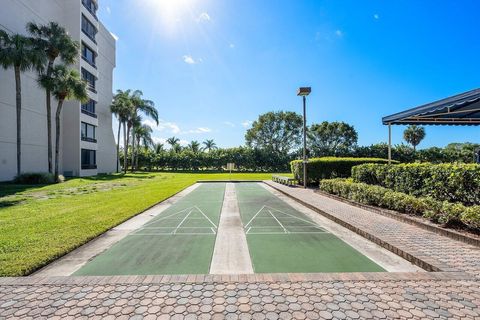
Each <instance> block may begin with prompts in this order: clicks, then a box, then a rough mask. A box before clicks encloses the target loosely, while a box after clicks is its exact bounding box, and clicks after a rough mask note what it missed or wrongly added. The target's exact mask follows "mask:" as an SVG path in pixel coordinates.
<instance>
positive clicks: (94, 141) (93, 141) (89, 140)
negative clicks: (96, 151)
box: [82, 137, 97, 143]
mask: <svg viewBox="0 0 480 320" xmlns="http://www.w3.org/2000/svg"><path fill="white" fill-rule="evenodd" d="M82 141H86V142H92V143H97V139H95V138H89V137H82Z"/></svg>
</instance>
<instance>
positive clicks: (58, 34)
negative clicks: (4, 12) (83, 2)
mask: <svg viewBox="0 0 480 320" xmlns="http://www.w3.org/2000/svg"><path fill="white" fill-rule="evenodd" d="M27 30H28V32H29V33H30V34H31V35H32V36H33V38H34V41H35V45H36V46H37V48H38V49H40V50H42V51H43V52H44V53H45V55H46V58H47V65H46V67H45V68H44V70H43V71H42V74H40V77H41V78H42V79H43V80H42V86H43V88H44V89H45V93H46V108H47V139H48V144H47V145H48V172H50V173H52V105H51V104H52V100H51V93H52V91H53V81H52V79H49V78H51V77H52V72H53V65H54V63H55V61H56V60H57V58H60V59H61V60H62V61H63V62H64V63H65V64H73V63H75V62H76V60H77V59H78V56H79V52H80V44H79V43H78V42H76V41H74V40H73V39H72V38H71V37H70V35H69V34H68V32H67V31H66V30H65V28H64V27H62V26H60V25H59V24H58V23H56V22H49V23H48V24H46V25H38V24H35V23H33V22H30V23H28V24H27ZM49 80H50V81H49Z"/></svg>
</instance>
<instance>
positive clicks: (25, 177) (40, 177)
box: [13, 172, 55, 184]
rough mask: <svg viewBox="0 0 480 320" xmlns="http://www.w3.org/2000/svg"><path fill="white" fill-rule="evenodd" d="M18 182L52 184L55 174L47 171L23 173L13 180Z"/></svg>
mask: <svg viewBox="0 0 480 320" xmlns="http://www.w3.org/2000/svg"><path fill="white" fill-rule="evenodd" d="M13 182H14V183H17V184H50V183H54V182H55V176H54V175H53V174H52V173H46V172H29V173H22V174H20V175H18V176H16V177H15V179H14V180H13Z"/></svg>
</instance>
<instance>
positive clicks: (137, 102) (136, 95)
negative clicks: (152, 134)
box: [124, 90, 158, 173]
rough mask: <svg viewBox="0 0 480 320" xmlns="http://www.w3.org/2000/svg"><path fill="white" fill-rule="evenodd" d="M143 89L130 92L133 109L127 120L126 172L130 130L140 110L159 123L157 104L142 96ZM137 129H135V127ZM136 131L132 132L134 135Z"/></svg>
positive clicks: (133, 142) (133, 145) (133, 146)
mask: <svg viewBox="0 0 480 320" xmlns="http://www.w3.org/2000/svg"><path fill="white" fill-rule="evenodd" d="M142 95H143V93H142V91H140V90H135V91H134V92H133V93H131V94H130V100H131V102H132V105H133V107H132V110H131V113H130V115H129V120H128V121H127V141H125V148H124V152H125V157H124V166H125V168H124V170H125V173H126V172H127V157H128V143H129V141H128V140H129V137H130V131H131V130H132V128H133V125H134V123H135V120H136V119H137V117H138V115H139V112H141V113H143V114H144V115H146V116H147V117H150V118H152V119H153V120H154V121H155V122H156V123H157V125H158V111H157V109H155V104H154V103H153V101H151V100H146V99H143V98H142ZM134 130H135V129H134ZM133 135H134V133H133V132H132V136H133ZM134 149H135V139H132V150H134ZM133 160H134V158H133V152H132V171H133V169H134V168H133Z"/></svg>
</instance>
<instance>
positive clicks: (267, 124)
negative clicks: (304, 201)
mask: <svg viewBox="0 0 480 320" xmlns="http://www.w3.org/2000/svg"><path fill="white" fill-rule="evenodd" d="M121 93H122V92H119V94H121ZM112 106H115V104H114V105H112ZM112 110H113V109H112ZM133 115H134V116H135V113H134V114H133ZM136 116H137V117H138V115H136ZM117 117H118V116H117ZM119 119H120V118H119ZM154 119H155V118H154ZM119 121H120V120H119ZM126 123H128V121H127V122H126ZM302 124H303V119H302V118H301V116H300V115H298V114H296V113H293V112H283V111H280V112H268V113H266V114H262V115H260V116H259V118H258V119H257V120H256V121H254V122H253V124H252V127H251V128H250V129H248V130H247V132H246V134H245V141H246V145H245V146H241V147H237V148H218V147H217V145H216V143H215V141H214V140H205V141H204V142H203V143H200V142H198V141H195V140H194V141H191V142H190V143H189V144H188V145H186V146H182V145H180V139H179V138H177V137H170V138H168V139H166V141H165V144H161V143H153V139H152V137H151V133H152V130H151V128H149V127H148V126H146V125H144V124H143V125H141V126H140V127H137V128H136V129H134V130H133V132H137V134H139V136H137V138H136V139H134V138H133V137H134V135H132V134H131V136H132V137H131V138H130V139H129V138H128V125H127V127H126V126H125V125H123V128H124V129H125V128H127V139H124V147H123V149H122V151H123V152H121V153H120V154H121V161H120V162H121V163H123V165H124V170H126V168H130V169H131V170H138V169H142V170H222V169H224V168H225V166H226V164H227V163H228V162H233V163H235V164H236V165H237V168H238V170H242V171H271V172H273V171H276V172H285V171H289V170H290V166H289V163H290V161H292V160H295V159H299V158H300V157H301V155H302V149H301V140H302ZM139 125H140V124H139ZM142 126H143V128H144V129H141V128H142ZM145 127H146V128H145ZM119 133H120V129H119ZM425 135H426V134H425V130H424V129H423V128H422V127H418V126H410V127H408V128H407V129H406V130H405V132H404V139H405V141H406V142H407V143H408V144H409V145H407V144H403V143H402V144H398V145H394V146H392V154H393V158H394V159H395V160H398V161H401V162H415V161H422V162H434V163H440V162H465V163H469V162H474V160H475V159H474V157H473V155H474V152H475V150H477V149H478V148H479V147H480V145H477V144H472V143H462V144H450V145H448V146H447V147H445V148H437V147H432V148H427V149H422V150H417V149H416V147H417V146H418V144H419V143H420V142H421V141H422V139H423V138H424V137H425ZM307 137H308V139H307V141H308V143H307V149H308V150H307V153H308V156H309V157H324V156H337V157H374V158H387V156H388V145H387V144H386V143H378V144H373V145H370V146H359V145H358V144H357V141H358V133H357V132H356V130H355V128H354V127H353V126H352V125H350V124H347V123H344V122H326V121H325V122H322V123H317V124H312V125H311V126H309V127H308V132H307ZM128 140H131V141H136V142H135V143H134V144H131V145H130V146H129V145H128V143H127V144H126V145H125V141H128ZM117 141H118V140H117Z"/></svg>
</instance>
